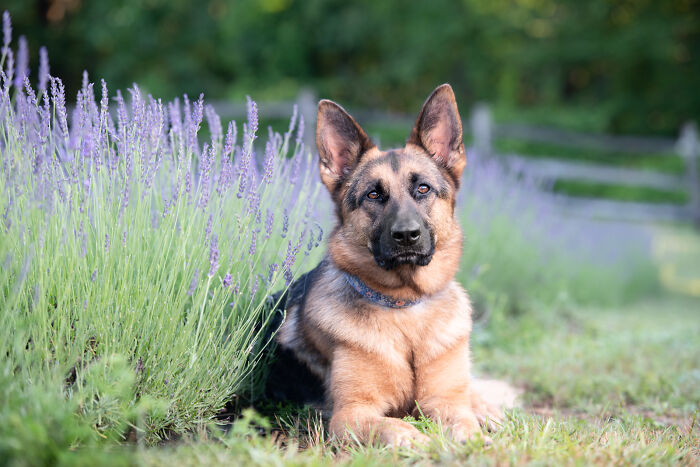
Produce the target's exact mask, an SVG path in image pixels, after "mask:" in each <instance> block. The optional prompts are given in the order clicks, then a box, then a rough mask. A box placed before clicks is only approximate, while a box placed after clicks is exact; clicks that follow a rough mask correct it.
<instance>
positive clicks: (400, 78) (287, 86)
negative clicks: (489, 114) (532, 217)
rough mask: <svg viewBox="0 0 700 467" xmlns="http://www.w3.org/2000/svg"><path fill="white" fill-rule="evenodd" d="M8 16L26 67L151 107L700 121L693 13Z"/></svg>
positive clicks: (59, 4)
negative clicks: (304, 105) (302, 91)
mask: <svg viewBox="0 0 700 467" xmlns="http://www.w3.org/2000/svg"><path fill="white" fill-rule="evenodd" d="M4 8H7V9H9V11H10V13H11V14H12V17H13V23H14V28H15V30H16V31H18V32H19V31H21V33H22V34H25V35H26V36H27V37H28V38H29V44H30V48H31V51H32V52H33V53H34V55H33V60H32V62H33V63H37V62H36V61H35V58H34V57H35V56H36V52H37V50H38V47H39V45H40V44H46V45H47V46H48V50H49V56H50V59H51V65H52V73H54V74H55V75H57V76H62V77H65V78H66V80H67V81H68V83H67V84H68V90H69V92H70V94H73V93H74V92H76V91H77V89H78V87H79V83H80V73H81V71H82V70H83V69H84V68H85V67H87V69H88V71H89V72H90V74H91V76H96V77H104V78H105V79H106V80H107V82H109V83H110V84H111V85H112V86H116V87H119V88H126V87H128V86H130V85H131V83H132V82H137V83H139V84H140V85H141V86H143V87H145V88H146V90H148V91H149V92H152V93H154V94H155V95H159V96H163V97H174V96H175V95H178V94H180V93H182V92H187V93H190V94H191V95H198V94H199V92H201V91H202V90H204V91H205V92H206V94H207V96H208V97H209V98H210V99H211V98H212V97H216V98H225V97H241V96H243V95H245V94H246V93H249V94H251V95H253V96H254V97H256V98H257V99H260V100H263V99H268V98H288V97H293V96H294V95H295V94H296V92H297V90H298V88H299V87H300V86H302V85H312V86H314V87H315V88H316V89H318V91H319V93H320V94H322V95H324V96H332V97H333V98H334V99H336V100H339V101H342V102H344V103H346V104H348V105H355V106H368V107H378V108H389V109H393V110H396V111H411V112H414V111H415V108H416V107H417V106H418V105H419V103H420V102H421V101H422V99H423V98H424V97H425V94H426V92H428V91H429V90H430V89H432V88H433V87H434V86H435V85H436V84H439V83H441V82H446V81H447V82H450V83H452V85H453V87H454V88H455V90H456V92H457V94H458V96H457V97H458V99H459V101H460V103H462V106H463V108H464V109H467V108H468V105H470V104H472V103H474V102H476V101H481V100H488V101H490V102H493V103H495V104H496V105H497V106H499V107H502V108H506V109H516V110H518V109H519V110H521V111H526V110H527V109H530V108H538V109H544V110H545V111H546V112H545V114H549V115H551V118H550V120H553V122H551V123H556V122H557V121H559V120H561V121H566V120H567V119H569V118H570V116H571V115H578V116H580V118H578V120H581V121H582V122H585V129H589V130H599V131H600V130H604V131H613V132H636V133H662V134H675V133H676V132H677V130H678V128H679V126H680V124H681V123H682V122H683V121H684V120H687V119H698V118H700V86H698V83H700V14H698V13H699V12H700V1H698V0H663V1H656V0H621V1H617V0H616V1H613V0H586V1H579V0H559V1H555V0H488V1H485V0H459V1H454V0H431V1H430V2H425V1H405V0H383V1H374V0H359V1H353V2H345V1H340V0H307V1H299V0H239V1H224V0H209V1H202V2H191V1H187V0H122V1H107V0H102V1H86V0H82V1H81V0H5V2H4ZM70 94H69V95H70ZM562 109H564V112H563V113H562ZM567 109H568V110H569V112H567V111H566V110H567ZM572 112H573V113H572ZM593 117H595V118H593ZM574 120H576V118H575V119H574ZM591 120H592V121H591ZM546 123H550V122H546Z"/></svg>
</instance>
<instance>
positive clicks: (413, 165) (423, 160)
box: [357, 148, 439, 180]
mask: <svg viewBox="0 0 700 467" xmlns="http://www.w3.org/2000/svg"><path fill="white" fill-rule="evenodd" d="M414 173H418V174H425V175H433V176H439V170H438V169H437V167H436V166H435V163H434V162H433V161H432V160H431V159H430V158H429V157H428V156H427V155H426V154H425V153H424V152H420V151H415V150H412V149H410V148H397V149H389V150H386V151H381V150H378V149H376V148H373V149H372V150H370V151H368V152H367V153H366V154H365V155H364V156H363V157H362V160H361V163H360V164H359V166H358V167H357V174H358V175H360V176H361V177H363V178H374V179H387V178H388V179H393V180H402V179H405V178H406V175H408V174H414Z"/></svg>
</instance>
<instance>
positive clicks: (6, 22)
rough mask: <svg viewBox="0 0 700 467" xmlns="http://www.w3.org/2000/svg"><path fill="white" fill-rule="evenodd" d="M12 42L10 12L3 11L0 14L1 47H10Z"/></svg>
mask: <svg viewBox="0 0 700 467" xmlns="http://www.w3.org/2000/svg"><path fill="white" fill-rule="evenodd" d="M10 42H12V21H11V20H10V12H9V11H7V10H6V11H4V12H3V14H2V46H3V49H7V48H9V47H10ZM3 52H4V50H3Z"/></svg>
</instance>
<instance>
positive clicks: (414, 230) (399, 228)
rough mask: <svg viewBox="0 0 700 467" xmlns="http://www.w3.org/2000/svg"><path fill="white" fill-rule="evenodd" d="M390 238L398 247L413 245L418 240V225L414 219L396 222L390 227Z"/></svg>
mask: <svg viewBox="0 0 700 467" xmlns="http://www.w3.org/2000/svg"><path fill="white" fill-rule="evenodd" d="M391 238H393V239H394V242H396V244H398V245H400V246H411V245H415V244H416V242H417V241H418V240H419V239H420V224H419V223H418V221H416V220H415V219H410V220H402V221H398V222H396V223H395V224H394V225H393V226H392V227H391Z"/></svg>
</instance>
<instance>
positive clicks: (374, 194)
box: [367, 191, 379, 199]
mask: <svg viewBox="0 0 700 467" xmlns="http://www.w3.org/2000/svg"><path fill="white" fill-rule="evenodd" d="M367 197H368V198H369V199H379V193H377V192H376V191H370V192H369V193H367Z"/></svg>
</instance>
